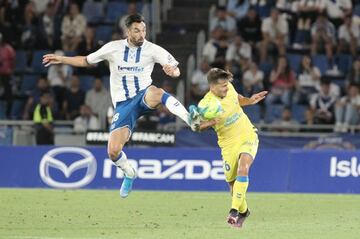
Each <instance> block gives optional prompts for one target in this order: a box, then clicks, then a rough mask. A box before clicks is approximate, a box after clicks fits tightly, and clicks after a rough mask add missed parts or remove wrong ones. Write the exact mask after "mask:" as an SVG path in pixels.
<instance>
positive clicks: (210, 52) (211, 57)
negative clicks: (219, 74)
mask: <svg viewBox="0 0 360 239" xmlns="http://www.w3.org/2000/svg"><path fill="white" fill-rule="evenodd" d="M216 52H217V48H216V47H215V46H214V41H213V40H209V41H208V42H207V43H206V44H205V46H204V48H203V51H202V56H203V57H205V59H206V60H207V61H208V62H209V64H211V63H213V62H214V61H215V56H216Z"/></svg>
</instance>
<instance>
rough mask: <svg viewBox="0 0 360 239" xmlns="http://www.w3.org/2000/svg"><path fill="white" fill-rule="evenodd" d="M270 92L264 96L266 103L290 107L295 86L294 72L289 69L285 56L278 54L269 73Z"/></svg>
mask: <svg viewBox="0 0 360 239" xmlns="http://www.w3.org/2000/svg"><path fill="white" fill-rule="evenodd" d="M270 83H271V88H270V93H269V95H268V96H267V97H266V100H265V102H266V104H267V105H268V104H274V103H278V102H279V101H280V103H282V104H284V105H285V106H286V107H289V108H290V107H291V103H292V96H293V93H294V89H295V86H296V78H295V73H294V72H293V71H292V70H291V68H290V66H289V63H288V60H287V59H286V57H285V56H280V57H279V59H278V62H277V64H276V66H275V68H274V69H273V70H272V71H271V75H270Z"/></svg>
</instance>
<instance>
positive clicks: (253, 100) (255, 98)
mask: <svg viewBox="0 0 360 239" xmlns="http://www.w3.org/2000/svg"><path fill="white" fill-rule="evenodd" d="M267 93H268V92H267V91H261V92H259V93H256V94H253V95H252V96H251V97H250V98H247V97H244V96H242V95H240V94H239V96H238V99H239V104H240V106H245V105H255V104H257V103H258V102H259V101H261V100H263V99H265V97H266V95H267Z"/></svg>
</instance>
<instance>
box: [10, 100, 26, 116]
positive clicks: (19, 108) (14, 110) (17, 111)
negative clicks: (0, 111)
mask: <svg viewBox="0 0 360 239" xmlns="http://www.w3.org/2000/svg"><path fill="white" fill-rule="evenodd" d="M24 106H25V101H24V100H15V101H14V102H13V104H12V106H11V114H10V116H11V119H13V120H20V119H21V118H22V114H23V110H24Z"/></svg>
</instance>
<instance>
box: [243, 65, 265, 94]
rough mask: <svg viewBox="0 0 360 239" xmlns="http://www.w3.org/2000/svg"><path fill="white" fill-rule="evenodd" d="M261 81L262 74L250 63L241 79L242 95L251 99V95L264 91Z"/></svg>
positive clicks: (262, 79) (262, 78)
mask: <svg viewBox="0 0 360 239" xmlns="http://www.w3.org/2000/svg"><path fill="white" fill-rule="evenodd" d="M263 81H264V72H262V71H261V70H259V69H258V67H257V65H256V64H255V63H254V62H252V63H250V69H248V70H247V71H245V73H244V75H243V78H242V82H243V91H242V95H243V96H245V97H251V96H252V95H253V94H255V93H257V92H260V91H262V90H264V84H263Z"/></svg>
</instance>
